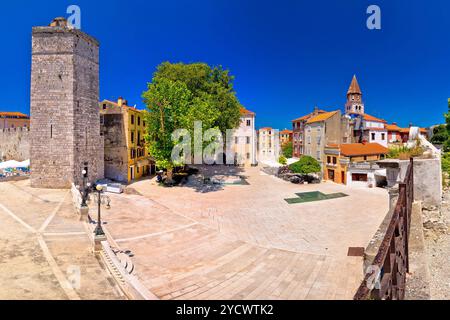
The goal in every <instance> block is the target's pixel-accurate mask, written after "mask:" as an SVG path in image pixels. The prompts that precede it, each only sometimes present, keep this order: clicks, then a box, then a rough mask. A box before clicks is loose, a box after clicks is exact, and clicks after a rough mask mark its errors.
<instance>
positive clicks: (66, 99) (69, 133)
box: [30, 26, 104, 188]
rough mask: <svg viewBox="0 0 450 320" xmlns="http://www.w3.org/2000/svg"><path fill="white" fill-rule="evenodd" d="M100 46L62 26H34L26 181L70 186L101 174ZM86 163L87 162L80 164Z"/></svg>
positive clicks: (39, 185) (85, 36)
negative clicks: (28, 175)
mask: <svg viewBox="0 0 450 320" xmlns="http://www.w3.org/2000/svg"><path fill="white" fill-rule="evenodd" d="M98 54H99V44H98V42H97V41H96V40H95V39H94V38H92V37H90V36H89V35H87V34H85V33H83V32H81V31H79V30H76V29H69V28H67V27H64V26H63V27H34V28H33V32H32V70H31V108H30V109H31V153H30V154H31V159H30V160H31V185H32V186H33V187H42V188H70V187H71V184H72V183H75V184H76V185H80V184H81V179H82V177H81V171H82V169H83V168H84V167H85V166H86V167H88V176H89V180H91V181H95V180H97V179H99V178H103V174H104V172H103V171H104V167H103V152H104V150H103V137H102V136H101V135H100V114H99V110H98V96H99V60H98ZM85 163H86V164H85Z"/></svg>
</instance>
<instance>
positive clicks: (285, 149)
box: [281, 141, 294, 159]
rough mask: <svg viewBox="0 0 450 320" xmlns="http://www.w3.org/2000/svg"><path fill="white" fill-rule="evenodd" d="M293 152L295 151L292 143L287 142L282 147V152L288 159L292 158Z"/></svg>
mask: <svg viewBox="0 0 450 320" xmlns="http://www.w3.org/2000/svg"><path fill="white" fill-rule="evenodd" d="M293 151H294V149H293V147H292V141H290V142H287V143H285V144H283V145H282V146H281V152H282V153H283V156H285V157H286V158H287V159H289V158H292V153H293Z"/></svg>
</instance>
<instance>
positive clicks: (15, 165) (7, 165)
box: [0, 160, 30, 169]
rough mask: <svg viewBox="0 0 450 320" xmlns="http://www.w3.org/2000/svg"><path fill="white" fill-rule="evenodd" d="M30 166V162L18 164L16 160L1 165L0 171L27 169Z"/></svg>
mask: <svg viewBox="0 0 450 320" xmlns="http://www.w3.org/2000/svg"><path fill="white" fill-rule="evenodd" d="M29 165H30V161H29V160H26V161H23V162H18V161H16V160H9V161H5V162H1V163H0V169H13V168H26V167H28V166H29Z"/></svg>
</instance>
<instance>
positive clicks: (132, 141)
mask: <svg viewBox="0 0 450 320" xmlns="http://www.w3.org/2000/svg"><path fill="white" fill-rule="evenodd" d="M131 143H134V132H133V131H132V132H131Z"/></svg>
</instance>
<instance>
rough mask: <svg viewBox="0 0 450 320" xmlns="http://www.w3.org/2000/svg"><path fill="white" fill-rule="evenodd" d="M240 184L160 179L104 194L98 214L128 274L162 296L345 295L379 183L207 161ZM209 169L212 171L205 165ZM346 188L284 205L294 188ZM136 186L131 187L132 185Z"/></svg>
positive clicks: (380, 212) (352, 286) (381, 211)
mask: <svg viewBox="0 0 450 320" xmlns="http://www.w3.org/2000/svg"><path fill="white" fill-rule="evenodd" d="M206 170H207V171H208V175H210V176H211V175H214V174H240V175H243V176H245V179H246V181H247V182H248V185H221V186H215V187H214V188H206V189H204V188H201V187H199V186H191V187H190V186H183V187H173V188H164V187H160V186H158V185H157V184H156V183H155V181H154V180H143V181H139V182H136V183H134V184H132V185H131V186H130V188H132V189H134V190H135V191H137V193H138V194H133V195H131V194H122V195H111V199H112V202H111V209H110V210H108V211H106V212H105V214H104V218H105V220H106V221H107V222H108V223H107V230H108V232H109V234H110V235H111V237H112V238H114V239H115V245H116V246H117V247H119V248H120V249H122V250H131V252H132V253H133V255H134V256H133V257H132V260H133V262H134V264H135V274H136V275H137V277H138V278H139V279H140V280H141V281H142V282H143V283H144V285H145V286H147V288H148V289H149V290H150V291H152V292H153V293H154V294H156V295H157V296H158V297H160V298H162V299H351V298H352V296H353V294H354V293H355V291H356V289H357V287H358V285H359V283H360V281H361V280H362V258H361V257H347V252H348V248H349V247H366V246H367V244H368V242H369V240H370V239H371V237H372V236H373V234H374V233H375V232H376V230H377V228H378V226H379V225H380V223H381V221H382V220H383V218H384V216H385V215H386V213H387V210H388V195H387V191H386V190H383V189H358V188H349V187H346V186H342V185H336V184H332V183H324V184H320V185H295V184H291V183H288V182H285V181H282V180H280V179H278V178H275V177H272V176H268V175H265V174H261V173H260V171H259V168H248V169H240V168H232V167H230V168H228V167H208V168H207V169H206ZM214 170H217V172H214ZM313 191H319V192H322V193H324V194H327V195H328V194H335V193H345V194H346V195H348V197H343V198H336V199H330V200H327V201H318V202H307V203H302V204H295V205H290V204H288V203H286V201H284V199H287V198H291V197H292V196H293V195H295V194H296V193H303V192H313ZM139 194H140V195H139Z"/></svg>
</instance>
